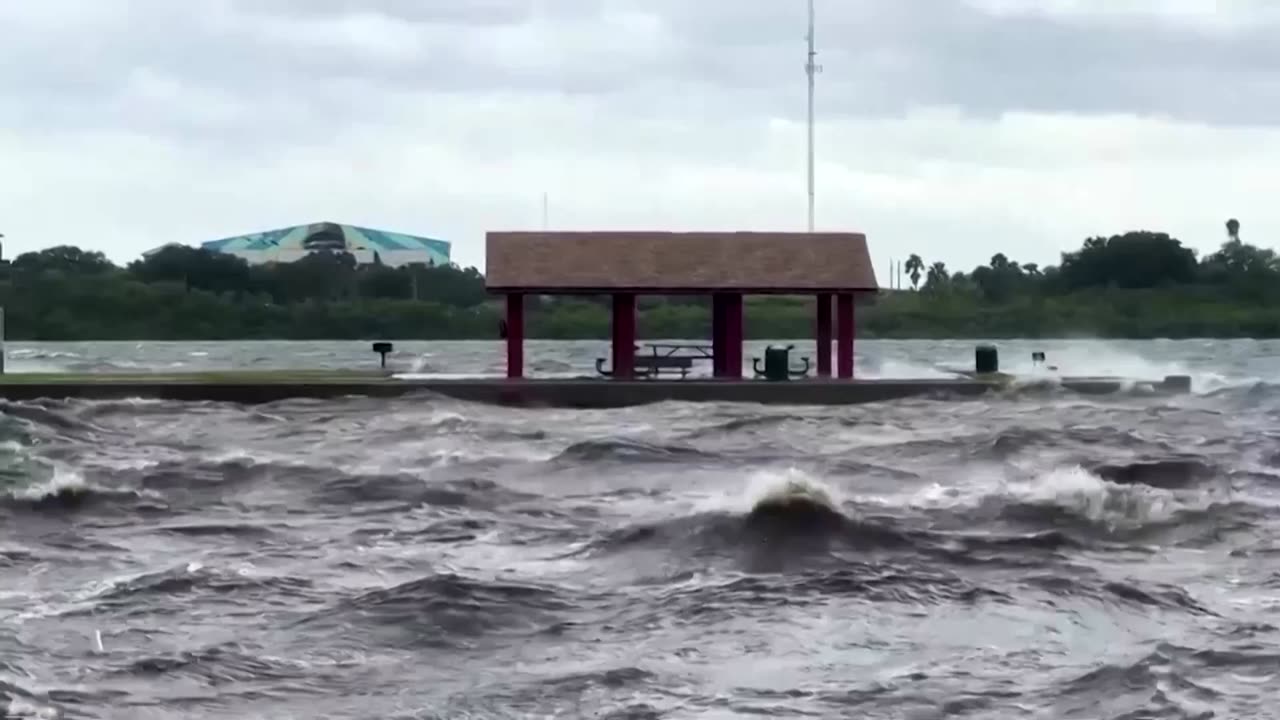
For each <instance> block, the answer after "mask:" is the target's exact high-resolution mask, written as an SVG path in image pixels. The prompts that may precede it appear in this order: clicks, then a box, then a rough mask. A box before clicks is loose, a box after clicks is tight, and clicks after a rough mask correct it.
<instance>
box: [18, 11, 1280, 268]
mask: <svg viewBox="0 0 1280 720" xmlns="http://www.w3.org/2000/svg"><path fill="white" fill-rule="evenodd" d="M817 6H818V18H819V27H818V33H817V42H818V50H819V62H820V63H821V64H822V65H823V66H824V70H823V73H822V74H821V75H820V76H819V78H818V94H817V107H818V115H819V123H818V127H817V144H818V165H817V178H818V202H817V225H818V228H819V229H823V230H855V231H862V232H865V233H867V235H868V238H869V240H870V244H871V248H872V252H873V254H874V256H875V258H876V261H877V268H878V270H879V272H880V273H881V281H882V282H884V274H885V269H886V267H887V264H888V261H889V258H891V257H896V258H902V257H905V256H906V254H908V253H910V252H916V253H919V254H920V255H922V256H923V257H924V258H925V259H926V261H929V262H932V261H938V260H940V261H943V262H946V263H947V265H948V266H949V267H952V268H957V267H959V268H963V269H968V268H970V267H972V266H973V265H974V264H977V263H981V262H985V261H986V260H987V259H989V258H990V256H991V255H992V254H993V253H995V252H1004V253H1006V254H1007V255H1009V256H1010V257H1011V258H1013V259H1016V260H1020V261H1023V262H1039V263H1041V264H1047V263H1051V262H1056V261H1057V258H1058V254H1059V252H1061V251H1062V250H1067V249H1074V248H1075V247H1078V246H1079V244H1080V241H1081V240H1082V239H1083V238H1084V237H1085V236H1086V235H1090V234H1111V233H1114V232H1122V231H1124V230H1127V229H1135V228H1147V229H1156V230H1164V231H1167V232H1170V233H1173V234H1175V235H1177V236H1178V237H1180V238H1181V239H1183V241H1184V242H1185V243H1187V244H1188V245H1191V246H1193V247H1196V248H1198V249H1200V250H1201V251H1206V250H1211V249H1212V248H1214V247H1216V246H1217V245H1218V244H1219V243H1220V242H1221V241H1222V240H1223V235H1224V231H1223V222H1224V221H1225V220H1226V218H1227V217H1229V216H1233V215H1234V216H1237V217H1239V218H1240V220H1241V222H1242V231H1243V233H1242V234H1243V235H1244V236H1245V239H1246V240H1248V241H1252V242H1255V243H1259V244H1264V245H1268V246H1274V245H1275V243H1276V242H1280V202H1277V201H1276V197H1275V193H1276V190H1277V188H1280V43H1278V42H1276V40H1275V38H1276V37H1280V35H1277V33H1278V32H1280V2H1275V1H1274V0H1217V1H1215V0H817ZM0 31H2V32H0V233H4V234H5V235H6V236H7V237H6V238H5V239H4V246H5V255H6V256H7V257H13V256H14V255H16V254H17V253H19V252H23V251H27V250H33V249H39V248H42V247H47V246H50V245H55V244H63V243H70V244H77V245H80V246H82V247H86V248H93V249H98V250H102V251H104V252H106V253H107V254H108V255H109V256H110V257H111V258H112V259H114V260H116V261H118V262H125V261H128V260H131V259H133V258H134V257H136V256H137V255H138V254H139V253H140V252H141V251H143V250H145V249H148V248H150V247H154V246H156V245H159V244H162V243H164V242H169V241H178V242H185V243H191V244H195V243H198V242H200V241H203V240H208V239H213V238H218V237H223V236H227V235H234V234H241V233H247V232H254V231H258V230H266V229H270V228H275V227H281V226H286V225H296V224H300V223H307V222H316V221H321V220H332V221H336V222H347V223H353V224H359V225H367V226H372V227H376V228H382V229H387V230H395V231H401V232H407V233H414V234H422V235H428V236H432V237H439V238H441V239H445V240H449V241H452V242H453V244H454V258H455V260H456V261H458V262H460V263H462V264H466V265H471V264H475V265H480V264H481V263H482V261H483V246H484V232H485V230H489V229H539V228H540V227H541V226H542V221H543V204H542V197H543V193H544V192H546V193H547V195H548V197H549V210H550V212H549V219H550V225H551V226H552V227H553V228H567V229H613V228H616V229H636V228H653V229H757V230H770V229H779V230H803V229H804V227H805V223H806V219H805V217H806V209H805V208H806V200H805V80H804V73H803V64H804V51H805V44H804V34H805V2H804V0H183V1H182V2H178V1H177V0H38V1H37V0H0ZM1273 241H1274V242H1273Z"/></svg>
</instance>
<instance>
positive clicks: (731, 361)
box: [723, 293, 744, 380]
mask: <svg viewBox="0 0 1280 720" xmlns="http://www.w3.org/2000/svg"><path fill="white" fill-rule="evenodd" d="M724 305H725V307H724V314H725V322H724V332H725V343H724V344H725V356H724V362H725V364H724V368H723V369H724V376H725V377H731V378H736V379H739V380H740V379H742V341H743V335H744V333H743V322H742V295H741V294H740V293H732V294H728V295H725V296H724Z"/></svg>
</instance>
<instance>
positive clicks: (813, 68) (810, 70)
mask: <svg viewBox="0 0 1280 720" xmlns="http://www.w3.org/2000/svg"><path fill="white" fill-rule="evenodd" d="M807 39H808V42H809V55H808V61H807V62H806V63H805V64H804V72H805V75H808V76H809V232H813V80H814V77H813V76H814V75H816V74H817V73H820V72H822V66H821V65H817V64H815V63H814V58H816V57H817V56H818V53H817V51H815V50H814V49H813V0H809V36H808V38H807Z"/></svg>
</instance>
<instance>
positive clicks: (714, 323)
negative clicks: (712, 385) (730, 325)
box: [711, 293, 729, 377]
mask: <svg viewBox="0 0 1280 720" xmlns="http://www.w3.org/2000/svg"><path fill="white" fill-rule="evenodd" d="M725 299H726V298H725V296H724V295H721V294H720V293H715V294H713V295H712V296H711V356H712V357H711V375H712V376H713V377H724V375H725V371H724V369H725V368H726V367H728V363H726V362H725V359H726V357H727V353H728V352H729V349H728V346H729V344H728V342H726V341H727V340H728V339H729V337H728V335H726V334H725V323H726V321H727V320H728V318H729V314H728V313H726V312H725Z"/></svg>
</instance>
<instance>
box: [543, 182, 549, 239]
mask: <svg viewBox="0 0 1280 720" xmlns="http://www.w3.org/2000/svg"><path fill="white" fill-rule="evenodd" d="M547 215H548V213H547V192H546V191H545V190H543V191H542V232H546V231H547Z"/></svg>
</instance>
